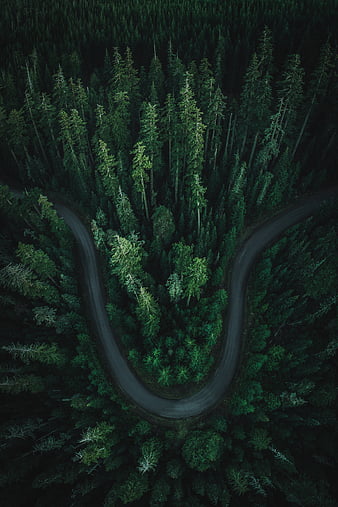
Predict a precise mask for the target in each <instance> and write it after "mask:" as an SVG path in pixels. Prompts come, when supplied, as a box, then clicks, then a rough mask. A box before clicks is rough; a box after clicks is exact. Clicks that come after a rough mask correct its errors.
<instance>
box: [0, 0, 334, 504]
mask: <svg viewBox="0 0 338 507" xmlns="http://www.w3.org/2000/svg"><path fill="white" fill-rule="evenodd" d="M24 4H25V3H24V2H22V1H21V0H15V2H14V4H13V2H9V1H8V0H4V5H3V16H2V20H1V24H2V32H1V33H2V35H3V40H4V41H5V44H3V45H2V46H3V47H2V49H3V57H4V58H3V66H2V72H1V79H0V80H1V86H0V88H1V97H0V137H1V142H0V150H1V157H2V161H3V170H2V174H3V178H4V179H5V180H6V177H8V179H9V180H10V181H13V184H14V182H15V181H20V182H21V184H20V186H21V187H22V188H31V187H34V185H35V186H39V187H41V188H42V189H43V192H46V193H47V194H48V196H49V195H50V196H51V198H52V196H54V195H57V196H59V197H60V196H62V199H64V200H65V202H68V203H69V204H70V205H72V206H74V208H75V209H76V211H77V212H79V214H80V215H81V216H83V217H84V223H85V224H86V226H87V227H88V228H91V231H92V234H93V236H94V242H95V245H96V247H97V249H98V250H99V255H98V258H99V263H100V267H101V268H102V270H103V273H104V277H103V284H104V286H105V289H106V299H107V301H109V303H108V304H107V305H106V307H107V312H108V315H109V318H110V321H111V324H112V327H113V329H114V330H116V334H117V339H118V342H119V344H120V346H121V348H122V349H123V352H124V354H125V355H126V357H127V358H128V360H129V361H130V362H131V364H132V367H133V368H134V369H135V370H136V374H137V375H139V376H140V377H141V379H143V380H144V381H145V382H149V384H150V385H151V388H154V390H155V391H156V392H157V393H158V394H160V395H161V393H162V394H163V393H165V394H164V395H165V396H169V397H174V398H180V397H182V396H189V395H190V394H193V392H194V389H196V388H197V386H196V384H199V385H201V384H203V383H204V382H207V378H208V374H210V373H212V371H213V369H214V368H215V366H214V365H216V367H217V357H218V356H219V353H220V348H221V345H222V343H223V341H224V339H226V337H224V334H223V333H222V330H223V322H224V319H225V320H226V309H227V298H228V293H227V290H226V289H225V288H226V286H227V284H228V282H229V281H230V275H231V266H232V265H231V261H232V259H233V258H234V256H235V250H236V248H237V246H238V244H239V243H240V241H241V239H242V238H241V237H240V236H241V235H242V234H244V235H247V234H250V231H251V227H252V226H254V225H255V223H256V222H259V221H261V220H264V219H265V218H267V219H268V218H269V216H270V215H273V214H274V213H275V212H276V211H277V210H278V209H279V208H282V207H284V205H287V204H289V203H290V204H292V200H293V199H294V198H295V197H296V196H297V195H301V194H303V193H307V192H310V191H312V190H316V189H317V188H321V187H324V186H330V185H331V184H335V181H336V176H335V172H334V171H335V163H336V161H335V157H334V148H335V141H336V130H335V122H336V113H337V106H336V102H335V100H334V97H335V96H336V90H337V76H336V73H335V68H336V66H335V63H336V62H335V49H336V41H335V36H334V35H332V34H334V33H335V32H334V28H333V27H334V26H335V20H336V15H335V9H334V5H333V4H334V2H331V1H330V2H326V3H325V6H324V3H323V2H317V1H315V0H309V5H307V6H306V8H305V7H304V5H303V3H302V2H300V3H297V2H291V1H288V2H274V3H271V2H267V1H266V0H260V1H259V2H247V1H246V0H238V1H235V0H233V1H229V2H215V1H213V0H210V1H208V2H201V1H191V0H184V1H182V2H171V3H170V4H168V5H167V6H166V8H165V9H163V5H161V2H160V1H159V0H154V1H153V2H144V0H137V1H136V2H135V1H134V2H129V1H125V2H113V3H112V2H110V3H107V2H93V0H86V1H85V2H83V1H82V0H80V1H79V2H68V3H65V2H63V1H61V0H55V1H54V2H52V3H51V2H42V1H40V0H37V2H36V5H35V6H34V9H33V10H34V13H33V11H32V8H30V7H27V5H26V4H25V5H24ZM13 6H14V7H15V8H13ZM94 10H95V15H91V14H92V13H93V12H94ZM309 13H311V16H309ZM32 14H34V15H32ZM23 19H24V20H25V22H24V23H22V20H23ZM74 20H76V22H74ZM168 20H169V21H168ZM224 20H227V23H225V24H224ZM229 20H230V21H229ZM285 20H287V22H285ZM55 23H56V24H57V25H59V26H62V27H63V36H62V39H60V38H57V37H54V36H53V34H54V35H55V33H54V32H55V26H54V25H55ZM265 24H267V25H268V26H269V27H270V28H265V29H264V30H263V33H262V35H261V37H260V38H259V40H258V41H257V40H256V39H257V29H258V28H257V27H258V25H259V26H264V25H265ZM97 26H100V29H99V30H97ZM295 26H297V30H298V32H297V33H298V34H299V33H301V34H302V44H301V45H299V43H298V42H299V41H298V38H299V37H298V35H297V34H296V33H295V30H294V27H295ZM329 32H331V35H330V37H329V38H328V39H327V34H328V33H329ZM313 33H317V34H320V36H319V38H317V39H314V38H313V37H312V36H311V34H313ZM13 34H15V37H14V36H13ZM94 34H95V37H94ZM326 39H327V42H326V43H325V44H324V45H323V47H322V48H321V49H320V48H319V41H320V40H323V41H325V40H326ZM6 41H7V42H8V43H7V44H6ZM74 41H77V42H76V44H75V45H74ZM168 41H169V47H168ZM171 41H172V42H171ZM330 43H331V44H330ZM128 45H129V46H130V47H132V48H133V54H134V55H135V59H136V65H134V62H133V54H132V51H131V50H130V49H129V47H127V46H128ZM118 46H119V47H120V48H122V49H121V50H120V49H119V48H118ZM34 48H35V49H34ZM105 48H112V49H108V50H106V55H105V57H104V50H105ZM125 48H126V49H125ZM33 49H34V50H33ZM166 50H167V54H168V58H167V60H165V58H163V56H164V55H165V52H166ZM288 52H289V53H291V54H290V55H289V56H288V55H287V53H288ZM296 52H298V53H299V54H296ZM46 55H48V58H46ZM274 55H275V58H274ZM317 55H319V58H318V59H317ZM202 57H203V58H202ZM208 57H209V60H208ZM151 58H152V61H151V63H150V60H151ZM201 58H202V60H201ZM193 59H194V61H192V60H193ZM316 60H317V61H316ZM283 61H285V64H284V67H282V66H281V63H282V62H283ZM149 63H150V67H149ZM102 64H103V65H102ZM246 66H247V67H246ZM303 66H304V69H303ZM139 69H140V70H139ZM18 185H19V184H18ZM41 192H42V190H40V188H35V189H33V190H32V191H29V192H27V191H25V192H24V193H23V196H22V197H21V198H18V197H16V196H14V195H13V194H12V193H11V192H10V191H9V189H8V188H7V187H5V186H3V185H1V188H0V208H1V217H0V219H1V235H0V251H1V254H0V285H1V291H2V293H1V295H0V303H1V310H2V312H1V316H2V322H1V333H2V335H3V340H2V344H1V359H2V361H1V365H0V368H1V382H0V384H1V386H0V387H1V390H2V392H3V394H4V396H3V398H4V399H3V403H2V410H3V413H4V421H5V422H4V423H3V425H2V426H1V428H0V431H1V435H2V444H1V450H2V454H3V461H4V463H5V467H3V468H4V469H5V472H4V473H3V474H2V475H1V477H0V481H1V485H2V491H3V495H4V499H3V503H4V504H5V505H21V504H22V501H24V502H26V503H27V502H28V503H31V504H34V505H35V504H36V505H37V506H38V505H51V504H54V503H58V504H60V505H61V504H64V503H65V502H66V503H67V502H68V503H69V502H70V503H72V504H74V505H75V504H76V505H78V504H79V505H80V504H81V505H82V504H84V503H85V504H86V505H97V504H103V503H104V505H107V506H108V505H120V504H121V503H135V504H137V505H138V504H140V505H143V504H144V505H154V506H155V505H156V506H157V505H163V504H170V505H177V506H178V507H179V506H184V507H189V506H195V507H196V506H202V505H260V506H263V505H270V504H278V505H279V504H281V505H282V504H283V505H284V504H286V503H287V504H289V503H292V504H295V505H327V506H331V505H332V507H333V506H334V505H335V501H334V500H333V498H334V497H335V496H337V495H336V486H335V484H334V473H333V471H334V470H335V464H336V463H335V456H336V454H337V452H336V451H337V449H336V445H335V440H336V439H335V436H336V427H337V421H336V410H335V409H336V404H337V401H336V400H337V383H336V379H335V378H334V371H335V369H336V368H335V367H336V355H337V354H336V352H337V349H338V342H337V338H336V335H337V325H336V322H337V318H336V317H337V315H336V296H337V295H336V287H337V276H336V272H337V265H336V260H335V259H336V256H335V250H336V246H337V245H336V237H337V230H336V226H335V215H334V217H333V219H331V215H332V213H335V211H334V210H333V206H331V208H327V210H325V209H323V210H321V211H320V213H319V214H318V215H316V218H313V219H311V220H309V221H307V222H304V223H303V224H302V226H301V227H298V228H297V227H295V228H293V229H292V230H290V231H289V232H287V233H286V235H285V236H284V239H283V240H281V241H279V242H278V243H277V244H276V245H275V246H273V248H270V249H269V250H268V251H266V252H265V253H264V255H263V260H261V261H259V262H258V263H257V266H256V268H255V272H254V273H253V276H252V277H251V279H250V281H249V291H248V298H247V305H246V323H245V328H246V329H245V330H244V336H245V337H246V339H245V340H244V342H243V347H244V349H243V354H244V360H243V361H241V362H240V363H239V367H238V371H237V382H235V383H234V384H233V386H232V389H231V390H230V391H228V392H227V395H226V397H225V398H224V400H223V401H222V403H220V405H219V406H218V407H215V409H214V412H213V414H210V415H207V416H206V417H205V418H203V419H199V420H196V421H195V420H191V421H189V424H188V423H185V422H183V421H180V422H178V421H176V422H175V423H174V422H172V423H171V424H172V425H173V427H172V429H171V430H170V431H167V432H164V431H162V429H161V427H160V420H156V421H153V423H154V424H150V423H149V422H147V421H146V420H145V419H143V416H142V417H139V416H136V415H135V414H134V413H133V412H132V411H131V406H132V405H131V404H130V403H129V401H128V400H125V399H124V396H123V395H122V393H121V392H119V391H118V390H115V387H114V382H115V381H114V379H110V378H109V377H108V375H106V374H105V370H104V368H103V362H102V358H101V357H100V356H101V353H100V351H99V350H98V349H97V348H96V345H95V333H94V334H93V333H92V332H91V331H90V330H89V331H88V329H87V325H89V326H90V327H91V323H90V322H89V320H88V318H87V316H85V315H84V314H83V312H84V310H83V308H84V307H83V304H84V305H85V303H86V295H85V292H86V291H85V292H84V301H83V302H81V299H82V296H83V294H82V293H81V287H82V284H81V283H80V285H79V284H78V280H79V277H78V275H79V276H80V278H81V276H82V275H81V270H80V271H78V267H77V266H78V262H77V261H78V259H77V255H78V252H77V250H73V249H72V240H71V239H70V238H72V236H71V234H70V232H69V231H68V227H67V226H66V225H65V222H64V220H63V219H61V218H60V217H59V215H58V212H57V209H60V208H57V207H56V208H54V206H53V204H52V201H50V200H49V197H46V196H45V195H43V194H42V193H41ZM53 199H54V197H53ZM74 255H75V257H74ZM210 275H212V277H211V279H210V278H209V276H210ZM187 302H188V304H189V305H187ZM82 303H83V304H82ZM85 317H86V318H85ZM53 329H54V334H55V333H56V334H55V336H54V334H53ZM37 330H38V331H39V333H38V335H37ZM11 342H13V343H11ZM172 389H173V391H172ZM14 395H17V396H14ZM225 414H226V415H225ZM98 421H99V422H98ZM155 423H156V424H155ZM220 435H221V436H220ZM300 435H301V438H300V437H299V436H300ZM163 449H165V452H164V451H163ZM54 458H57V460H56V461H57V462H56V461H55V459H54ZM191 469H192V470H193V474H192V471H191ZM106 492H108V493H106ZM104 495H105V499H104V500H103V497H104ZM22 499H24V500H22Z"/></svg>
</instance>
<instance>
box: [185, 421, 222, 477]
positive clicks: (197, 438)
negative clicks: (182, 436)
mask: <svg viewBox="0 0 338 507" xmlns="http://www.w3.org/2000/svg"><path fill="white" fill-rule="evenodd" d="M222 443H223V439H222V437H221V436H220V435H219V434H218V433H216V432H214V431H211V430H210V431H193V432H192V433H191V434H190V436H189V437H188V439H187V440H186V442H185V444H184V446H183V448H182V455H183V457H184V459H185V461H186V463H187V464H188V465H189V467H191V468H193V469H194V470H198V471H200V472H203V471H205V470H208V469H209V468H212V467H213V464H214V462H216V461H217V460H218V459H219V458H220V455H221V452H222Z"/></svg>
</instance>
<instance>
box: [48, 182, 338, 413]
mask: <svg viewBox="0 0 338 507" xmlns="http://www.w3.org/2000/svg"><path fill="white" fill-rule="evenodd" d="M337 194H338V188H337V187H335V188H331V189H327V190H323V191H321V192H319V193H317V194H315V195H312V196H310V197H305V198H301V199H299V200H298V201H297V202H296V204H294V205H293V206H292V207H289V208H288V209H286V210H284V211H282V212H280V213H278V214H277V215H276V216H274V217H273V218H272V219H270V220H268V221H266V222H265V223H263V224H262V225H260V226H259V227H257V228H256V229H255V230H254V231H253V232H252V234H251V235H250V237H249V238H248V239H246V240H245V242H244V243H243V244H242V246H241V248H240V250H239V251H238V253H237V255H236V257H235V259H234V263H233V267H232V275H231V281H230V290H229V306H228V310H227V313H228V315H227V325H226V326H225V329H226V332H225V335H224V337H223V340H224V343H223V348H222V352H221V357H220V358H219V362H218V365H217V367H216V369H215V371H214V373H213V375H212V376H211V378H210V380H209V381H208V383H207V384H206V385H205V386H204V387H203V388H201V390H200V391H198V392H197V393H195V394H194V395H192V396H189V397H186V398H182V399H179V400H177V399H175V400H174V399H167V398H162V397H160V396H157V395H155V394H154V393H152V392H151V391H149V390H148V389H147V388H146V387H145V386H144V385H143V384H142V382H141V381H140V379H139V378H137V377H136V376H135V374H134V373H133V372H132V371H131V369H130V368H129V365H128V362H127V361H126V360H125V358H124V357H123V355H122V354H121V352H120V350H119V347H118V345H117V342H116V339H115V336H114V330H113V329H112V328H111V326H110V323H109V320H108V315H107V312H106V309H105V301H104V296H103V293H102V290H101V285H100V277H99V271H98V265H97V259H96V253H95V247H94V243H93V240H92V238H91V235H90V233H89V232H88V231H87V229H86V227H85V226H84V224H83V223H82V221H81V220H80V219H79V218H78V217H77V216H76V215H75V214H74V213H73V212H72V211H71V210H70V209H69V208H68V207H67V206H65V205H63V204H59V203H55V209H56V211H57V212H58V214H59V215H60V216H61V217H62V218H63V219H64V221H65V222H66V223H67V224H68V226H69V227H70V229H71V231H72V232H73V234H74V236H75V239H76V241H77V243H78V245H79V249H80V254H81V261H82V264H83V270H84V278H85V285H86V289H87V292H88V302H89V311H90V313H91V318H92V320H93V323H94V325H95V327H96V332H97V335H98V338H99V340H100V342H101V345H102V348H103V351H104V354H105V358H106V361H107V364H108V367H109V370H110V372H111V374H112V376H113V377H114V379H115V381H116V383H117V384H118V385H119V387H120V389H121V390H122V391H123V393H124V394H125V395H126V396H127V398H129V399H130V400H131V401H132V402H133V403H135V404H136V405H137V406H139V407H140V408H141V409H143V410H145V411H146V412H148V413H150V414H153V415H156V416H160V417H164V418H167V419H183V418H188V417H192V416H197V415H200V414H202V413H203V412H207V411H208V410H210V409H211V408H213V407H214V406H216V405H217V404H218V403H219V402H220V401H221V400H222V399H223V398H224V395H225V394H226V392H227V389H228V388H229V385H230V383H231V381H232V380H233V377H234V375H235V372H236V368H237V365H238V361H239V356H240V350H241V335H242V328H243V322H244V308H245V297H246V289H247V285H248V278H249V274H250V271H251V269H252V267H253V264H254V262H255V260H256V259H257V256H258V254H259V253H260V252H262V250H263V249H264V248H266V247H267V246H268V245H269V244H271V243H272V242H273V241H275V240H276V239H278V238H279V236H280V234H281V233H282V232H283V231H284V230H285V229H287V228H289V227H290V226H292V225H294V224H296V223H298V222H300V221H301V220H304V219H305V218H307V217H309V216H311V215H313V214H314V213H316V212H318V210H319V209H320V206H321V205H322V204H323V203H324V202H325V201H327V200H328V199H330V198H332V197H335V196H337Z"/></svg>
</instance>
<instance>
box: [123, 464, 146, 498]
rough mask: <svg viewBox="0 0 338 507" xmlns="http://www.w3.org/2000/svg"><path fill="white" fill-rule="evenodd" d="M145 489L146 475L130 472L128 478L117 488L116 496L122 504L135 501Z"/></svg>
mask: <svg viewBox="0 0 338 507" xmlns="http://www.w3.org/2000/svg"><path fill="white" fill-rule="evenodd" d="M147 489H148V481H147V476H146V475H141V474H138V473H137V472H130V474H129V475H128V478H127V479H126V480H125V481H124V482H123V483H122V484H121V485H120V486H119V488H118V497H119V498H120V500H121V501H122V503H124V504H127V503H130V502H135V501H136V500H139V499H140V498H142V496H143V495H144V493H145V492H146V491H147Z"/></svg>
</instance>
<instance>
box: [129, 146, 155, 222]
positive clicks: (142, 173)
mask: <svg viewBox="0 0 338 507" xmlns="http://www.w3.org/2000/svg"><path fill="white" fill-rule="evenodd" d="M132 155H133V163H132V168H133V171H132V174H131V175H132V178H133V180H134V185H135V190H136V191H137V192H138V193H140V194H141V200H142V205H143V206H144V209H145V214H146V217H147V219H148V220H149V209H148V201H147V194H146V183H147V182H148V181H149V170H150V169H151V167H152V164H151V161H150V159H149V157H148V155H146V153H145V146H144V144H142V143H141V142H140V141H138V142H137V143H136V144H135V146H134V149H133V151H132Z"/></svg>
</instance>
